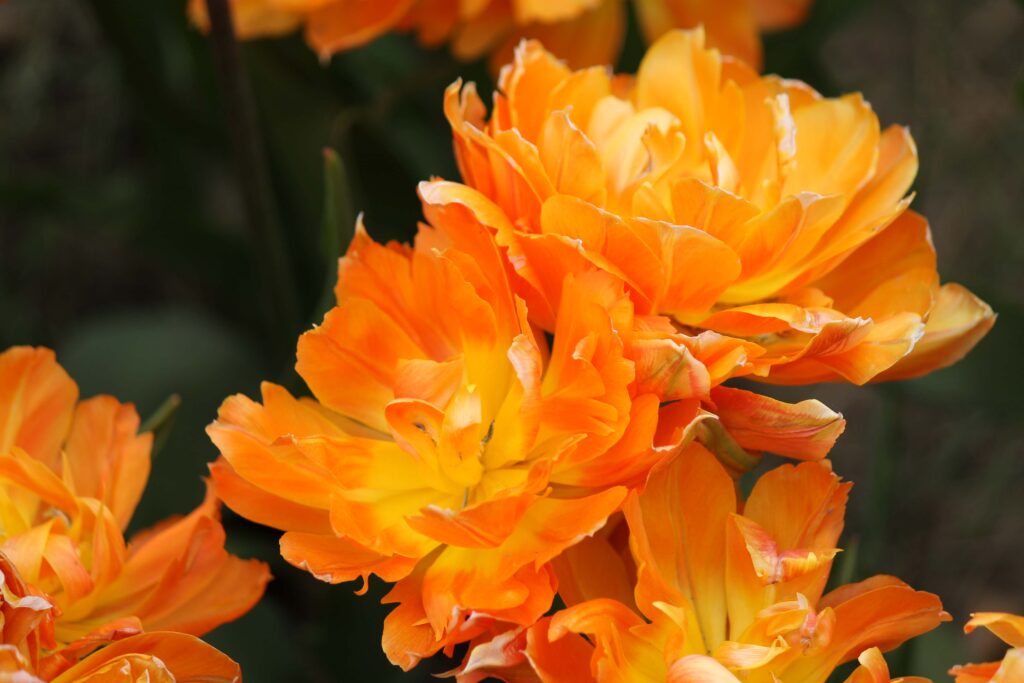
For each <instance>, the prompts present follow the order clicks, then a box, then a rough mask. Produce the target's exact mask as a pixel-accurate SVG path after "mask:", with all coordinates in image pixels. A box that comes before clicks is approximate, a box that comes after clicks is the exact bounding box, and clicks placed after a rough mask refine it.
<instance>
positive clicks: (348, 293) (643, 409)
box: [208, 203, 843, 668]
mask: <svg viewBox="0 0 1024 683" xmlns="http://www.w3.org/2000/svg"><path fill="white" fill-rule="evenodd" d="M428 219H429V220H430V222H431V224H432V225H425V226H423V228H422V229H421V231H420V234H419V236H418V237H417V240H416V246H415V248H408V247H404V246H400V245H397V244H389V245H380V244H377V243H375V242H373V241H372V240H371V239H370V238H369V236H368V235H367V234H366V232H365V230H364V229H363V228H362V226H361V225H360V226H358V228H357V231H356V235H355V238H354V240H353V242H352V244H351V245H350V247H349V251H348V254H347V256H346V257H345V258H343V259H342V260H341V264H340V269H339V280H338V285H337V289H336V295H337V301H338V305H337V306H336V307H335V308H334V309H333V310H331V311H330V312H328V314H327V315H326V317H325V318H324V321H323V323H322V324H321V325H320V326H319V327H316V328H314V329H313V330H311V331H309V332H307V333H305V334H304V335H303V336H302V337H301V338H300V340H299V344H298V363H297V366H296V367H297V370H298V372H299V374H300V375H301V376H302V377H303V378H304V379H305V381H306V383H307V384H308V385H309V387H310V389H311V390H312V392H313V394H314V396H315V397H316V400H309V399H296V398H293V397H292V396H291V395H290V394H289V393H288V392H287V391H286V390H285V389H283V388H281V387H278V386H275V385H273V384H264V385H263V388H262V393H263V397H262V398H263V402H262V404H260V403H256V402H254V401H252V400H250V399H248V398H246V397H243V396H234V397H231V398H229V399H227V400H226V401H225V402H224V404H223V405H222V406H221V409H220V412H219V415H218V419H217V421H216V422H215V423H214V424H213V425H211V426H210V428H209V430H208V432H209V434H210V436H211V438H212V439H213V441H214V443H215V444H216V445H217V446H218V448H219V450H220V452H221V454H222V456H223V457H222V460H221V461H219V462H218V463H216V464H214V466H213V467H212V475H213V481H214V483H215V486H216V489H217V492H218V495H219V496H220V497H221V498H222V499H223V500H224V501H225V502H226V503H227V505H229V506H230V507H231V508H232V509H234V510H236V511H237V512H238V513H240V514H242V515H243V516H245V517H248V518H249V519H252V520H253V521H256V522H259V523H262V524H266V525H268V526H272V527H275V528H278V529H281V530H283V531H285V532H286V533H285V534H284V536H283V537H282V539H281V552H282V554H283V556H284V558H285V559H286V560H288V561H289V562H291V563H292V564H294V565H296V566H298V567H300V568H303V569H306V570H307V571H309V572H310V573H312V574H314V575H315V576H316V577H318V578H320V579H322V580H324V581H328V582H332V583H337V582H343V581H351V580H354V579H357V578H360V577H362V578H363V579H364V580H365V579H366V577H367V576H369V575H371V574H374V575H377V576H378V577H380V578H382V579H384V580H386V581H397V585H396V586H395V588H394V590H393V591H392V592H391V594H390V595H389V596H388V598H387V601H388V602H395V603H398V607H397V608H396V609H395V610H394V611H393V612H392V613H391V615H390V616H389V617H388V619H387V621H386V623H385V630H384V648H385V650H386V651H387V654H388V656H389V657H390V658H391V660H392V661H393V662H395V663H397V664H400V665H401V666H403V667H406V668H409V667H412V666H414V665H415V663H416V662H417V661H418V660H419V659H420V658H421V657H423V656H426V655H429V654H432V653H434V652H436V651H437V650H438V649H440V648H442V647H445V646H448V645H451V644H452V643H455V642H459V641H462V640H466V639H469V638H472V637H473V635H474V634H475V633H476V632H478V631H479V630H480V629H481V628H483V627H484V625H485V624H487V623H489V622H493V621H495V620H498V621H502V622H508V623H514V624H530V623H532V622H533V621H534V620H536V619H537V618H538V617H539V616H540V615H541V614H543V613H544V612H545V611H546V610H547V609H548V607H549V606H550V603H551V599H552V596H553V594H554V591H555V576H554V571H553V570H552V568H551V566H550V565H549V564H548V561H549V560H551V559H552V558H554V557H556V556H557V555H558V554H559V553H561V552H562V551H563V550H564V549H565V548H567V547H569V546H571V545H573V544H574V543H576V542H578V541H579V540H581V539H583V538H586V537H587V536H589V535H591V534H592V533H594V532H595V531H596V530H598V529H599V528H600V527H601V526H602V525H603V524H604V523H605V520H606V519H607V517H608V515H610V514H612V513H613V512H615V511H616V510H618V509H619V506H620V504H621V502H622V500H623V498H624V496H625V494H626V488H627V487H631V486H636V485H638V484H640V483H642V482H643V480H644V479H645V478H646V476H647V473H648V471H649V469H650V467H651V466H652V465H653V464H654V463H656V462H658V461H659V460H660V459H662V458H664V457H665V456H666V455H668V454H670V453H672V452H674V451H675V450H676V449H677V448H678V447H679V446H680V445H681V444H683V443H685V442H687V441H690V440H694V439H698V438H700V439H701V440H704V441H708V442H711V441H713V440H714V439H713V437H715V436H717V437H718V438H720V439H725V430H727V429H729V428H730V426H732V425H735V426H736V431H737V434H736V438H735V439H725V442H727V445H728V446H729V447H730V448H734V450H735V451H736V452H737V455H736V456H735V457H737V458H740V459H742V457H743V455H744V454H745V453H746V451H744V450H743V449H744V448H745V447H749V448H751V449H766V450H773V451H776V452H780V453H782V454H784V455H792V456H794V457H801V458H820V457H823V456H824V453H825V451H827V449H828V447H829V446H830V445H831V443H832V442H833V441H834V440H835V438H836V436H838V434H839V432H841V431H842V425H843V422H842V419H841V418H840V417H839V416H838V415H837V414H835V413H832V412H831V411H828V410H827V409H826V408H824V406H822V405H821V404H820V403H817V402H805V403H802V404H797V405H795V406H789V405H787V404H783V403H779V402H775V401H770V400H769V399H762V398H760V397H756V396H754V395H753V394H749V392H743V391H739V390H729V389H724V388H721V387H717V386H715V385H717V384H718V383H720V382H721V381H722V379H723V378H725V377H728V376H730V373H731V372H732V370H733V369H735V368H736V367H742V365H743V363H744V362H745V361H744V359H745V355H744V354H743V353H742V352H739V353H736V350H737V349H739V350H740V351H742V345H737V344H736V343H734V342H732V341H731V340H728V339H724V338H720V336H719V335H714V334H711V335H708V338H701V339H698V338H688V337H685V336H684V335H671V334H668V335H660V337H659V340H658V341H659V343H660V344H661V345H660V346H656V347H655V348H649V347H648V345H647V343H648V341H649V340H648V339H647V337H648V336H649V328H650V327H652V326H655V327H657V326H658V325H659V324H660V323H659V322H658V321H657V320H656V319H655V318H653V317H652V318H645V319H637V318H635V317H634V315H633V305H632V303H631V302H630V300H629V299H628V297H626V296H625V293H624V290H623V288H622V285H621V283H620V282H619V281H618V280H617V279H616V278H614V277H612V276H610V275H609V274H607V273H603V272H600V271H597V270H594V271H592V272H588V273H579V274H577V275H575V276H573V277H569V278H567V279H566V282H565V285H564V287H563V289H562V291H561V296H562V300H561V301H560V303H559V304H558V306H557V307H558V309H559V311H560V313H559V319H558V325H557V326H556V329H555V332H554V342H553V344H552V345H551V346H550V347H549V345H548V342H547V340H546V339H545V337H543V336H539V335H537V334H535V331H534V329H533V328H532V327H531V325H530V324H529V322H528V317H527V311H526V308H525V306H524V304H523V302H522V300H520V299H518V298H517V297H515V296H514V295H513V293H512V291H511V286H510V283H509V279H508V278H509V276H510V275H511V274H512V273H511V268H510V267H509V266H508V264H507V263H506V262H505V261H504V260H503V257H502V255H501V253H500V251H499V249H498V247H497V245H496V244H495V243H494V241H493V238H492V236H491V233H490V232H489V231H488V230H487V229H484V228H481V227H480V226H479V224H477V223H476V222H475V220H474V219H473V216H472V215H471V214H470V213H469V212H468V210H466V209H465V207H462V206H460V205H458V204H457V203H451V204H449V205H448V206H445V207H431V208H430V210H429V211H428ZM709 368H710V369H709ZM715 402H718V403H719V404H721V405H722V406H723V408H725V410H723V414H722V417H721V419H720V421H718V420H716V419H715V416H714V415H713V414H712V413H711V412H709V411H708V410H704V409H703V408H702V407H701V406H702V405H705V406H708V407H709V408H710V407H712V406H713V405H714V404H715ZM750 407H753V409H757V410H761V411H762V414H763V415H764V416H765V418H764V419H763V421H762V422H763V424H762V425H761V426H760V427H757V426H754V425H753V424H752V423H751V422H750V420H749V419H748V418H747V417H744V414H745V413H746V412H747V411H749V410H750V409H751V408H750ZM711 423H715V424H720V425H722V426H723V428H720V429H717V430H715V429H711V428H710V427H707V425H709V424H711ZM705 427H707V433H705V432H704V431H703V430H704V428H705ZM796 434H802V435H803V436H802V440H801V443H800V445H799V446H794V445H793V437H794V436H795V435H796ZM740 451H742V453H739V452H740Z"/></svg>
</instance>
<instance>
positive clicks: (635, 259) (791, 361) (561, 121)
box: [445, 30, 994, 384]
mask: <svg viewBox="0 0 1024 683" xmlns="http://www.w3.org/2000/svg"><path fill="white" fill-rule="evenodd" d="M445 110H446V113H447V116H448V119H449V121H450V123H451V126H452V131H453V134H454V137H455V149H456V157H457V160H458V164H459V168H460V170H461V173H462V177H463V182H464V183H465V184H466V185H468V186H469V187H471V188H473V189H475V190H476V191H477V198H476V199H473V200H470V199H467V200H466V201H467V203H468V204H470V205H472V204H476V205H479V206H481V207H482V208H481V209H480V211H481V212H484V211H491V210H492V209H491V207H492V205H496V206H497V207H498V208H499V209H500V210H501V211H502V212H503V213H504V214H505V216H506V218H507V220H506V222H505V223H506V225H507V227H505V228H504V229H502V230H500V231H498V232H497V240H498V242H499V243H500V244H501V245H502V246H503V247H504V248H505V249H506V250H507V254H508V257H509V259H510V260H511V261H512V263H514V264H515V267H516V270H517V272H518V274H519V277H518V278H517V279H516V280H515V282H516V284H517V292H518V293H519V294H520V295H521V296H523V297H524V298H525V299H526V301H527V302H528V304H529V307H530V311H531V316H532V319H533V320H534V321H535V322H536V323H538V324H539V325H541V326H542V327H545V328H548V329H550V328H551V326H552V324H553V322H554V320H553V317H552V314H551V313H552V307H551V302H552V301H557V299H558V295H559V294H558V292H559V288H560V287H561V282H562V279H563V278H564V276H565V274H566V273H572V272H578V271H581V270H586V269H588V268H594V267H597V268H600V269H602V270H604V271H606V272H609V273H612V274H614V275H615V276H616V277H618V278H620V279H621V280H622V281H623V282H624V283H625V285H626V286H627V288H628V290H629V292H630V296H631V298H632V299H633V301H634V302H635V304H636V306H637V311H638V313H641V314H646V313H659V314H664V315H670V316H672V317H673V318H674V319H675V321H676V322H677V324H678V325H679V327H680V329H684V330H693V331H700V330H711V331H715V332H717V333H719V334H722V335H726V336H731V337H735V338H739V339H743V340H746V341H748V342H750V343H752V344H754V345H756V346H758V347H760V349H761V351H762V353H761V355H760V356H759V357H758V358H757V359H756V360H755V363H756V364H757V366H758V369H757V370H756V371H755V374H757V375H760V376H761V377H762V378H763V379H765V380H767V381H771V382H777V383H786V384H799V383H807V382H818V381H825V380H846V381H850V382H853V383H856V384H861V383H864V382H867V381H870V380H872V379H883V378H885V379H891V378H897V377H900V378H903V377H910V376H917V375H920V374H924V373H926V372H929V371H931V370H934V369H936V368H939V367H943V366H945V365H948V364H950V363H952V362H954V361H956V360H958V359H959V358H961V357H962V356H963V355H964V354H965V353H966V352H967V351H968V350H970V348H971V347H972V346H973V345H974V344H975V343H976V342H977V341H978V340H979V339H980V338H981V337H982V336H984V334H985V333H986V332H987V331H988V330H989V329H990V328H991V326H992V323H993V320H994V315H993V313H992V311H991V309H990V308H989V307H988V306H987V305H986V304H985V303H984V302H982V301H980V300H979V299H977V298H976V297H974V296H973V295H972V294H970V293H969V292H967V291H966V290H964V289H963V288H962V287H960V286H958V285H955V284H953V285H945V286H940V284H939V277H938V274H937V272H936V268H935V252H934V249H933V247H932V244H931V240H930V235H929V230H928V226H927V223H926V222H925V221H924V219H923V218H921V217H920V216H919V215H917V214H915V213H913V212H909V211H908V210H907V206H908V205H909V203H910V200H911V198H912V197H911V196H908V194H907V193H908V191H909V188H910V185H911V182H912V181H913V178H914V175H915V174H916V171H917V152H916V150H915V148H914V144H913V140H912V139H911V137H910V134H909V133H908V132H907V130H906V129H904V128H901V127H891V128H888V129H886V130H884V131H882V130H881V129H880V127H879V123H878V118H877V117H876V116H875V114H874V112H873V111H872V110H871V108H870V106H869V105H868V104H867V103H866V102H864V100H863V99H862V98H861V97H860V96H859V95H847V96H844V97H841V98H838V99H829V98H824V97H822V96H821V95H819V94H818V93H817V92H815V91H814V90H813V89H811V88H810V87H809V86H807V85H805V84H803V83H800V82H796V81H786V80H782V79H779V78H777V77H774V76H766V77H759V76H757V75H756V74H755V73H754V72H753V71H751V70H750V69H749V68H747V67H746V66H745V65H743V64H742V63H740V62H737V61H735V60H731V59H727V58H723V57H722V56H721V55H720V54H719V53H718V52H717V51H716V50H712V49H708V48H707V47H706V46H705V39H704V33H703V31H701V30H696V31H689V32H684V31H676V32H672V33H669V34H666V35H665V36H664V37H662V38H661V39H660V40H659V41H658V42H657V43H656V44H655V45H654V46H652V47H651V49H650V50H649V51H648V53H647V55H646V56H645V57H644V60H643V62H642V63H641V65H640V70H639V72H638V73H637V75H636V77H635V78H631V77H615V78H613V77H612V76H610V75H609V74H608V73H607V72H606V71H604V70H603V69H597V68H592V69H585V70H581V71H572V70H570V69H569V68H568V67H567V66H565V65H564V64H563V63H562V62H560V61H559V60H558V59H556V58H555V57H554V56H553V55H551V54H550V53H548V52H547V51H545V50H544V48H543V47H542V46H541V45H540V44H539V43H535V42H531V43H523V44H522V45H520V47H519V48H518V49H517V51H516V57H515V61H514V62H513V63H512V64H511V65H510V66H509V67H508V68H507V69H505V70H504V71H503V73H502V77H501V79H500V82H499V92H497V93H496V94H495V98H494V107H493V111H492V112H491V113H490V115H489V116H488V115H487V112H486V109H485V107H484V105H483V102H482V101H481V99H480V98H479V97H478V95H477V93H476V91H475V89H474V87H473V86H472V84H470V85H467V86H463V85H462V84H461V83H458V82H457V83H455V84H453V85H452V86H451V87H450V88H449V89H448V92H447V95H446V99H445ZM919 343H920V345H919V346H918V344H919Z"/></svg>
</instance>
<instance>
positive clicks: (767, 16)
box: [188, 0, 812, 70]
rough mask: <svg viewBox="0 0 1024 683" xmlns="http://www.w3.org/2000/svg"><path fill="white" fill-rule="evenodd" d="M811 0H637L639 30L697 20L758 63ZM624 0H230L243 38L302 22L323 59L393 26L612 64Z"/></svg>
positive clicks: (469, 44) (197, 12)
mask: <svg viewBox="0 0 1024 683" xmlns="http://www.w3.org/2000/svg"><path fill="white" fill-rule="evenodd" d="M811 2H812V0H637V1H636V2H635V3H632V4H633V5H634V6H635V8H636V13H637V16H638V19H639V22H640V27H641V29H642V31H643V34H644V36H645V37H646V38H647V39H648V40H649V41H653V40H655V39H657V38H658V37H660V36H661V35H663V34H664V33H666V32H667V31H670V30H672V29H676V28H695V27H697V26H701V25H703V26H704V27H705V30H706V31H707V34H708V40H709V42H710V44H711V46H712V47H715V48H718V49H719V50H721V51H722V52H724V53H726V54H730V55H734V56H736V57H739V58H741V59H743V60H745V61H747V62H748V63H750V64H752V65H754V66H760V64H761V39H760V31H762V30H768V31H771V30H778V29H783V28H789V27H791V26H795V25H796V24H799V23H800V22H801V21H803V19H804V18H805V16H806V14H807V11H808V9H809V7H810V5H811ZM629 5H630V3H627V2H626V1H625V0H547V1H546V2H541V1H538V0H232V2H231V7H232V10H233V13H234V22H235V28H236V31H237V32H238V34H239V36H240V37H241V38H243V39H249V38H260V37H264V36H275V35H282V34H285V33H290V32H292V31H294V30H295V29H296V28H298V27H299V26H304V27H305V29H304V30H305V36H306V41H307V42H308V43H309V45H310V47H311V48H313V50H314V51H316V53H317V54H319V55H320V56H321V57H323V58H327V57H330V56H331V55H332V54H334V53H336V52H341V51H344V50H349V49H352V48H356V47H359V46H361V45H364V44H366V43H368V42H370V41H372V40H373V39H375V38H377V37H379V36H381V35H383V34H384V33H387V32H389V31H396V30H397V31H413V32H415V33H416V34H417V36H418V37H419V40H420V42H421V43H423V44H424V45H426V46H436V45H439V44H442V43H446V42H447V43H448V44H449V46H450V48H451V51H452V53H453V54H454V55H455V56H456V57H458V58H459V59H463V60H472V59H477V58H479V57H481V56H482V55H488V54H489V55H491V64H492V65H493V66H494V67H495V70H497V67H500V66H501V65H502V64H504V63H505V62H507V61H508V60H509V58H510V57H511V55H512V50H513V48H514V46H515V44H516V43H517V42H519V41H520V40H522V39H523V38H530V39H536V40H540V41H541V42H543V43H544V45H546V46H547V47H548V49H549V50H551V51H552V52H554V53H555V54H556V55H558V56H559V57H561V58H563V59H565V60H566V61H567V62H568V63H569V64H571V65H573V66H575V67H585V66H596V65H608V64H615V62H616V61H618V56H619V51H620V49H621V47H622V41H623V38H624V36H625V33H626V23H627V12H628V11H629ZM188 12H189V16H190V17H191V18H192V21H193V23H195V24H196V25H197V26H199V27H201V28H203V29H204V30H206V29H207V28H208V24H209V20H208V18H207V16H206V4H205V0H189V5H188Z"/></svg>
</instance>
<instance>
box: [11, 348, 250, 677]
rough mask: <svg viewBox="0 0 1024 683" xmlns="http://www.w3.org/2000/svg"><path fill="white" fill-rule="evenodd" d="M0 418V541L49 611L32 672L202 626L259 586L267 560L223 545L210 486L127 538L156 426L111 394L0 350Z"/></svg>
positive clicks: (43, 361) (42, 358) (25, 353)
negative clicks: (93, 393) (179, 513)
mask: <svg viewBox="0 0 1024 683" xmlns="http://www.w3.org/2000/svg"><path fill="white" fill-rule="evenodd" d="M0 425H3V427H4V428H3V429H2V430H0V439H2V440H0V491H2V497H3V500H4V503H3V505H2V506H0V529H2V534H0V553H3V556H4V557H5V558H6V562H7V563H8V567H9V568H11V567H13V568H16V571H17V574H18V575H19V579H18V580H19V581H21V582H23V583H24V585H27V586H30V587H31V592H32V594H33V595H38V596H42V598H41V599H43V600H44V601H45V602H46V604H47V606H48V607H47V609H49V608H52V609H53V613H52V618H51V620H50V626H49V627H48V628H47V629H46V631H45V633H46V634H47V635H46V638H47V642H46V655H45V657H44V658H43V660H41V661H40V662H34V661H32V657H29V661H32V664H33V666H34V667H35V668H36V669H37V670H40V671H48V672H59V671H60V670H62V669H63V668H66V667H68V666H71V665H72V664H74V662H75V661H76V660H77V659H78V658H79V657H80V656H81V655H82V654H87V653H88V651H89V650H91V649H92V648H93V647H95V646H97V645H99V644H102V643H104V642H105V641H107V640H111V639H119V638H123V637H125V636H127V635H130V634H132V633H137V632H140V631H142V630H147V631H156V630H173V631H180V632H183V633H189V634H194V635H202V634H203V633H206V632H207V631H209V630H211V629H213V628H215V627H216V626H218V625H220V624H223V623H225V622H227V621H230V620H232V619H235V618H237V617H238V616H240V615H242V614H243V613H245V612H247V611H248V610H249V609H250V608H251V607H252V606H253V605H254V604H256V602H257V601H258V600H259V599H260V597H261V596H262V595H263V590H264V586H265V585H266V583H267V581H268V580H269V578H270V575H269V572H268V570H267V567H266V565H265V564H263V563H262V562H258V561H255V560H242V559H239V558H237V557H234V556H232V555H230V554H228V552H227V551H226V550H225V549H224V530H223V529H222V527H221V525H220V522H219V504H218V502H217V501H216V499H215V498H213V497H212V496H208V497H207V499H206V500H205V501H204V502H203V504H202V505H200V506H199V507H198V508H197V509H196V510H195V511H194V512H192V513H191V514H189V515H187V516H185V517H181V518H178V519H172V520H168V521H167V522H165V523H164V524H162V525H160V526H158V527H156V528H153V529H150V530H146V531H144V532H142V533H140V534H138V535H137V536H136V537H134V538H133V539H132V541H131V542H130V543H127V544H126V543H125V540H124V536H123V533H124V529H125V527H126V526H127V525H128V522H129V520H130V519H131V516H132V512H133V511H134V509H135V506H136V504H137V503H138V500H139V496H140V495H141V493H142V490H143V489H144V488H145V485H146V479H147V478H148V476H149V466H150V461H149V455H150V446H151V444H152V435H151V434H148V433H147V434H138V433H137V432H138V427H139V418H138V415H137V414H136V413H135V409H134V408H133V407H132V406H130V405H125V404H121V403H119V402H118V401H117V400H115V399H113V398H112V397H109V396H98V397H95V398H92V399H88V400H85V401H81V402H79V401H78V388H77V386H76V385H75V383H74V382H73V381H72V380H71V378H70V377H68V375H67V374H66V373H65V372H64V371H63V369H62V368H61V367H60V366H59V365H58V364H57V362H56V360H55V358H54V355H53V352H51V351H49V350H47V349H37V348H29V347H14V348H11V349H8V350H7V351H5V352H3V353H2V354H0ZM7 581H8V587H10V586H12V585H14V584H12V583H11V581H12V579H11V578H10V577H8V579H7ZM22 602H25V601H22ZM35 602H36V601H35V599H34V598H33V599H30V600H28V601H27V604H28V606H29V607H31V605H33V604H35ZM20 605H21V603H19V604H18V605H16V607H18V609H20V611H21V612H23V613H25V614H28V615H31V610H30V611H29V612H25V611H24V609H21V607H20ZM36 616H38V615H36ZM33 618H35V617H33ZM30 654H31V653H30Z"/></svg>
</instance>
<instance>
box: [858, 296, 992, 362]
mask: <svg viewBox="0 0 1024 683" xmlns="http://www.w3.org/2000/svg"><path fill="white" fill-rule="evenodd" d="M995 322H996V314H995V313H993V312H992V307H991V306H989V305H988V304H987V303H985V302H984V301H982V300H981V299H979V298H978V297H976V296H975V295H974V294H972V293H971V292H970V291H968V290H967V289H966V288H964V287H962V286H960V285H958V284H955V283H950V284H946V285H943V286H942V288H941V289H940V290H939V293H938V296H937V297H936V300H935V307H934V308H933V309H932V311H931V313H930V314H929V315H928V321H927V322H926V323H925V326H924V334H923V335H922V336H921V338H920V339H919V340H918V342H917V344H916V345H915V346H914V348H913V350H912V351H911V352H910V353H909V354H908V355H907V356H906V357H905V358H903V359H902V360H900V361H899V362H898V363H896V365H894V366H893V367H892V368H890V369H889V370H888V371H886V372H883V373H882V374H881V375H879V376H878V377H877V378H876V379H877V380H878V381H890V380H900V379H911V378H913V377H920V376H921V375H925V374H927V373H929V372H932V371H934V370H939V369H941V368H945V367H948V366H950V365H952V364H953V363H956V362H957V361H958V360H960V359H961V358H963V357H964V356H966V355H967V354H968V352H970V350H971V349H973V348H974V347H975V346H976V345H977V343H978V342H980V341H981V340H982V338H983V337H984V336H985V335H986V334H988V332H989V330H991V329H992V326H993V325H994V324H995Z"/></svg>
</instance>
